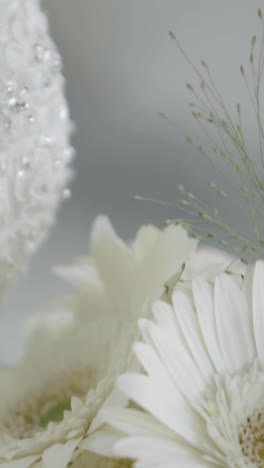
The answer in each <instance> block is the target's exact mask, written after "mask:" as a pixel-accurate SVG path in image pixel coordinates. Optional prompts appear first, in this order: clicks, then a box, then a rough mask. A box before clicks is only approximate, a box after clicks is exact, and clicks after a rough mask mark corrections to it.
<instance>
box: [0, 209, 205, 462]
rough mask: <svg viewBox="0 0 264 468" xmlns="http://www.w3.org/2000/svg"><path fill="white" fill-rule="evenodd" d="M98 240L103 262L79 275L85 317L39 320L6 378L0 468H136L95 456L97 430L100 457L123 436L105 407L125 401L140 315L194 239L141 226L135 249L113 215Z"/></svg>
mask: <svg viewBox="0 0 264 468" xmlns="http://www.w3.org/2000/svg"><path fill="white" fill-rule="evenodd" d="M92 237H93V246H94V251H95V259H94V260H90V261H89V262H87V263H85V264H84V267H85V268H84V267H83V268H78V267H77V268H75V269H73V271H72V272H71V274H72V277H74V279H75V280H76V279H77V278H78V282H79V283H80V284H82V281H83V278H85V282H84V283H85V292H84V293H82V292H81V293H80V294H81V304H82V306H81V312H82V313H78V311H76V310H73V311H72V314H62V315H52V316H51V317H48V318H45V317H44V318H39V319H34V320H33V322H31V323H30V334H29V338H28V341H27V351H26V354H25V356H24V358H23V360H22V362H21V363H20V365H19V366H18V367H17V368H14V369H10V370H9V372H6V373H5V374H4V375H3V377H2V379H1V385H0V421H1V426H0V464H1V465H4V467H6V468H27V467H28V466H30V465H31V464H32V463H34V462H41V463H43V464H44V466H45V468H53V467H56V468H65V467H66V466H67V464H68V463H69V462H70V461H73V462H74V468H75V467H76V468H78V467H79V466H80V467H81V466H87V467H89V468H93V467H94V468H99V467H102V468H103V467H104V468H108V467H109V468H110V467H111V468H114V467H117V466H130V465H131V462H130V461H119V460H117V461H114V460H112V459H108V458H104V457H99V458H98V456H96V455H94V454H91V453H89V452H88V450H89V449H90V446H91V447H94V444H96V437H94V435H95V434H96V433H97V429H98V428H100V434H101V437H104V452H105V453H104V452H103V454H102V455H108V453H109V450H110V449H109V447H110V445H111V446H112V445H113V438H114V440H118V439H119V438H120V432H118V431H116V433H114V434H113V432H112V431H110V430H109V429H108V428H107V427H106V426H105V425H103V423H104V422H103V420H102V418H101V415H100V411H99V410H101V409H102V408H104V407H106V406H109V405H113V404H126V401H127V400H126V398H124V397H123V396H122V394H120V392H118V391H115V390H113V387H114V379H115V377H116V376H117V375H118V374H119V373H120V372H121V371H122V372H123V371H124V370H125V369H126V365H128V358H129V351H130V346H131V344H132V342H133V341H134V339H135V334H136V330H137V329H136V323H137V318H138V317H139V316H140V314H141V313H142V308H143V305H144V303H145V301H146V300H147V299H148V295H150V298H151V299H153V298H158V297H159V295H160V294H161V293H162V291H164V282H165V280H166V278H167V276H168V275H169V276H170V275H171V274H172V272H174V271H175V269H176V268H178V269H180V268H181V264H182V262H183V261H184V259H186V258H188V256H189V255H190V254H191V253H192V252H193V250H194V248H195V247H196V241H194V240H192V239H189V238H188V236H187V233H186V232H185V231H184V230H183V229H182V228H178V227H170V228H167V229H165V230H164V231H163V232H161V231H159V230H158V229H156V228H154V227H143V228H142V229H141V230H140V231H139V233H138V235H137V239H136V241H135V243H134V244H133V246H132V248H131V249H130V248H128V247H127V246H126V245H125V244H124V243H123V242H122V241H121V240H120V239H119V238H118V237H117V236H116V235H115V233H114V232H113V230H112V228H111V226H110V224H109V222H108V221H107V220H106V219H105V218H99V219H98V220H97V222H96V224H95V227H94V230H93V234H92ZM97 265H99V266H100V270H99V271H97V270H96V266H97ZM67 271H68V270H67ZM88 272H89V274H90V276H89V275H88ZM99 272H100V275H101V276H99ZM104 275H105V276H104ZM89 278H90V279H89ZM77 303H78V301H77ZM94 440H95V442H94ZM124 463H125V465H124ZM122 464H123V465H122ZM41 466H42V465H41Z"/></svg>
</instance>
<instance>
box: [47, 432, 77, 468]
mask: <svg viewBox="0 0 264 468" xmlns="http://www.w3.org/2000/svg"><path fill="white" fill-rule="evenodd" d="M81 439H82V437H79V438H78V439H72V440H68V441H67V442H66V443H64V444H55V445H52V446H51V447H49V448H48V449H46V450H45V452H44V453H43V455H42V459H43V463H44V465H45V467H46V468H66V467H67V465H68V463H69V462H70V460H71V457H72V454H73V452H74V450H75V449H76V447H77V446H78V444H79V442H80V440H81Z"/></svg>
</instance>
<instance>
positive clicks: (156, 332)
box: [145, 323, 206, 403]
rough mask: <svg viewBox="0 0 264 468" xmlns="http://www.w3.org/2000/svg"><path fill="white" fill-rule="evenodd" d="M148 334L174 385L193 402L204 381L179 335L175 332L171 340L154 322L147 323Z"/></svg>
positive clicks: (203, 385)
mask: <svg viewBox="0 0 264 468" xmlns="http://www.w3.org/2000/svg"><path fill="white" fill-rule="evenodd" d="M145 333H146V331H145ZM148 335H149V336H150V338H151V340H152V343H153V345H154V346H155V348H156V350H157V352H158V353H159V354H160V356H161V358H162V361H163V363H164V369H167V372H168V374H169V375H170V376H171V378H172V379H173V381H174V383H175V384H176V386H177V387H178V388H179V389H180V390H181V391H182V393H183V394H184V395H185V396H186V397H187V398H188V399H189V401H190V402H191V403H195V402H196V401H197V395H199V393H201V392H202V391H203V390H204V388H205V385H206V382H205V380H204V379H203V376H202V374H201V372H200V370H199V368H198V367H197V366H196V363H195V362H194V360H193V359H192V357H191V355H190V353H189V352H188V350H187V349H186V347H184V346H183V345H182V344H181V343H180V337H179V335H177V333H175V339H174V340H172V339H170V336H168V334H167V333H165V331H164V329H162V330H161V329H160V328H159V327H158V326H157V325H156V324H154V323H152V324H151V323H150V324H149V330H148ZM176 356H177V359H176Z"/></svg>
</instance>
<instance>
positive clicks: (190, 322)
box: [172, 290, 214, 380]
mask: <svg viewBox="0 0 264 468" xmlns="http://www.w3.org/2000/svg"><path fill="white" fill-rule="evenodd" d="M172 300H173V305H174V310H175V314H176V316H177V318H178V320H179V323H180V326H181V329H182V332H183V334H184V337H185V339H186V341H187V343H188V346H189V348H190V350H191V352H192V355H193V358H194V360H195V362H196V363H197V365H198V367H199V369H200V371H201V373H202V374H203V376H204V378H205V379H206V380H209V379H210V378H211V377H212V375H213V373H214V368H213V366H212V363H211V361H210V358H209V356H208V354H207V352H206V349H205V347H204V342H203V339H202V336H201V333H200V329H199V325H198V320H197V316H196V314H195V312H194V309H193V306H192V303H191V299H190V297H188V296H187V295H186V294H184V293H182V292H181V291H177V290H176V291H175V293H174V294H173V296H172Z"/></svg>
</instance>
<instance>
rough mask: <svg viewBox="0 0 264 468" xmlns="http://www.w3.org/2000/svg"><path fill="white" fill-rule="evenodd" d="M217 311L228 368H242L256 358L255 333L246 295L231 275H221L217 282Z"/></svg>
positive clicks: (221, 341)
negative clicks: (253, 332) (253, 334)
mask: <svg viewBox="0 0 264 468" xmlns="http://www.w3.org/2000/svg"><path fill="white" fill-rule="evenodd" d="M215 315H216V328H217V336H218V342H219V346H220V349H221V354H222V356H223V358H224V361H225V365H226V369H228V371H229V372H231V373H234V372H239V371H240V370H241V369H243V368H244V367H245V366H246V365H247V364H249V363H251V362H252V360H253V359H254V355H255V348H254V345H253V337H252V322H251V320H250V316H249V311H248V305H247V302H246V299H245V297H244V295H243V293H242V291H241V290H240V289H239V287H238V286H237V284H236V283H235V282H234V281H233V280H232V278H230V277H229V276H228V275H221V276H219V277H218V278H217V279H216V284H215Z"/></svg>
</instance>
